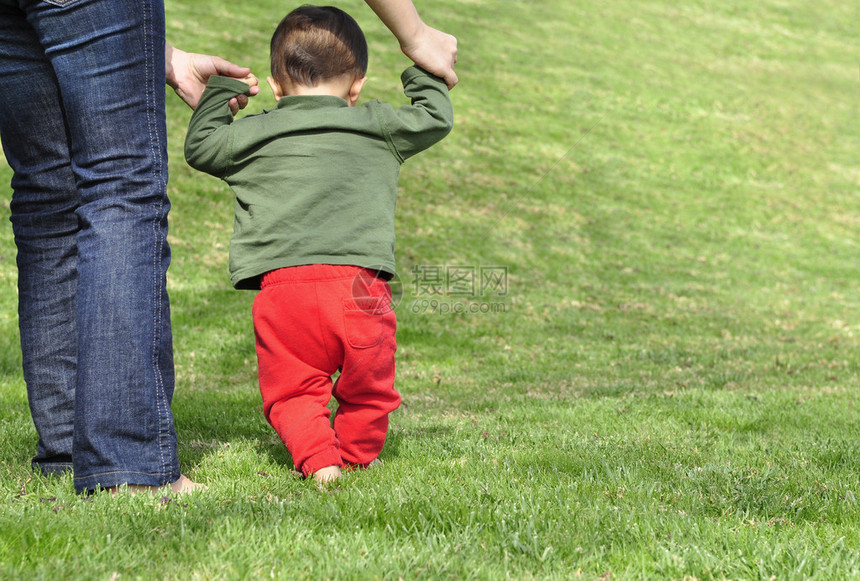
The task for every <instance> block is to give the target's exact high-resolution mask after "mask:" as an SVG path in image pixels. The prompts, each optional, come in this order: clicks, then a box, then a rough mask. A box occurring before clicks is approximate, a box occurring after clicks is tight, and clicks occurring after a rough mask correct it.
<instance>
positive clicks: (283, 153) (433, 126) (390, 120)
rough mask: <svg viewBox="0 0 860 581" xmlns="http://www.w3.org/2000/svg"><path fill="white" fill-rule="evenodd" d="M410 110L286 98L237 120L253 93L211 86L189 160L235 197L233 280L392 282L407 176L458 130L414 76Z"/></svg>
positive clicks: (227, 84)
mask: <svg viewBox="0 0 860 581" xmlns="http://www.w3.org/2000/svg"><path fill="white" fill-rule="evenodd" d="M401 80H402V82H403V88H404V92H405V93H406V95H407V96H408V97H409V98H411V100H412V104H411V105H406V106H403V107H400V108H398V109H395V108H393V107H392V106H391V105H386V104H383V103H380V102H379V101H371V102H368V103H365V104H363V105H361V106H359V107H349V106H348V104H347V102H346V101H344V100H343V99H341V98H339V97H333V96H289V97H282V98H281V100H280V101H278V105H277V107H276V108H275V109H271V110H267V111H264V112H262V113H260V114H257V115H248V116H246V117H243V118H241V119H237V120H235V122H234V120H233V115H232V114H231V112H230V109H229V105H228V102H229V100H230V99H231V98H232V97H235V96H236V95H237V94H239V93H247V90H248V86H247V85H245V84H244V83H242V82H240V81H236V80H234V79H228V78H223V77H212V78H211V79H210V80H209V83H208V85H207V88H206V91H205V92H204V94H203V97H202V98H201V100H200V103H199V105H198V107H197V110H196V111H195V112H194V115H193V116H192V118H191V123H190V125H189V128H188V135H187V137H186V140H185V158H186V159H187V160H188V163H189V164H190V165H191V166H192V167H194V168H196V169H198V170H201V171H204V172H206V173H209V174H212V175H214V176H217V177H219V178H222V179H223V180H225V181H226V182H227V183H228V184H229V185H230V187H231V188H232V189H233V192H234V193H235V196H236V204H235V222H234V229H233V237H232V240H231V242H230V278H231V281H232V283H233V286H235V287H236V288H251V289H253V288H259V279H260V276H261V275H262V274H264V273H266V272H269V271H271V270H275V269H277V268H283V267H287V266H299V265H304V264H349V265H355V266H361V267H365V268H372V269H377V270H381V271H384V272H387V273H389V274H392V275H393V274H394V272H395V271H394V207H395V202H396V198H397V176H398V173H399V171H400V164H402V163H403V162H404V161H405V160H406V159H408V158H409V157H411V156H413V155H415V154H416V153H418V152H420V151H422V150H424V149H426V148H428V147H430V146H431V145H433V144H434V143H436V142H438V141H440V140H441V139H442V138H444V137H445V136H446V135H447V134H448V133H449V132H450V131H451V128H452V126H453V110H452V107H451V101H450V99H449V96H448V89H447V87H446V86H445V83H444V82H443V81H442V80H441V79H439V78H437V77H434V76H432V75H430V74H428V73H426V72H425V71H423V70H422V69H420V68H418V67H410V68H408V69H406V70H405V71H404V72H403V74H402V75H401Z"/></svg>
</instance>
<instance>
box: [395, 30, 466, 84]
mask: <svg viewBox="0 0 860 581" xmlns="http://www.w3.org/2000/svg"><path fill="white" fill-rule="evenodd" d="M400 49H401V50H402V51H403V54H405V55H406V56H408V57H409V58H410V59H412V62H414V63H415V64H416V65H418V66H420V67H421V68H423V69H425V70H426V71H428V72H430V73H433V74H434V75H436V76H437V77H442V78H443V79H445V83H446V84H447V85H448V88H449V89H452V88H453V87H454V85H456V84H457V81H458V80H459V79H458V78H457V73H456V72H455V71H454V65H455V64H456V63H457V39H456V38H454V37H453V36H451V35H450V34H448V33H445V32H442V31H441V30H436V29H435V28H432V27H430V26H427V25H424V29H423V30H422V32H421V33H419V34H418V35H417V36H415V37H414V38H412V39H408V40H407V41H406V42H405V43H404V42H401V43H400Z"/></svg>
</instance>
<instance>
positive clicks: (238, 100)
mask: <svg viewBox="0 0 860 581" xmlns="http://www.w3.org/2000/svg"><path fill="white" fill-rule="evenodd" d="M239 80H240V81H242V82H243V83H245V84H246V85H248V86H250V87H251V95H256V94H257V93H259V92H260V87H259V84H260V81H259V79H257V77H256V76H254V73H248V75H247V76H245V77H244V78H242V79H239ZM255 89H256V90H255ZM247 104H248V95H236V96H235V97H233V98H232V99H230V111H231V112H232V113H233V115H235V114H236V113H238V112H239V109H244V108H245V106H246V105H247Z"/></svg>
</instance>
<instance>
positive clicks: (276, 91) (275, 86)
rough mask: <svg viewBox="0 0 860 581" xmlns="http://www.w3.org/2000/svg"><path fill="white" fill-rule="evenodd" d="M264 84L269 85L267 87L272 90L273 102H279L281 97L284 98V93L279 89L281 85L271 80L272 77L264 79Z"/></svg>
mask: <svg viewBox="0 0 860 581" xmlns="http://www.w3.org/2000/svg"><path fill="white" fill-rule="evenodd" d="M266 82H267V83H269V87H270V88H271V89H272V92H273V93H274V94H275V101H280V100H281V97H283V96H284V91H283V89H281V85H280V84H279V83H278V81H276V80H275V79H273V78H272V77H266Z"/></svg>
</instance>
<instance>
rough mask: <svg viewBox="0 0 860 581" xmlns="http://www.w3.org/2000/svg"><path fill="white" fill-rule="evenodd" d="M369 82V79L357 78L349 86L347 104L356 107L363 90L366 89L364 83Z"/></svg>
mask: <svg viewBox="0 0 860 581" xmlns="http://www.w3.org/2000/svg"><path fill="white" fill-rule="evenodd" d="M365 82H367V77H355V79H353V81H352V84H351V85H350V86H349V94H348V95H347V99H346V101H347V103H349V106H350V107H355V104H356V103H357V102H358V96H359V95H361V89H362V88H364V83H365Z"/></svg>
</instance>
